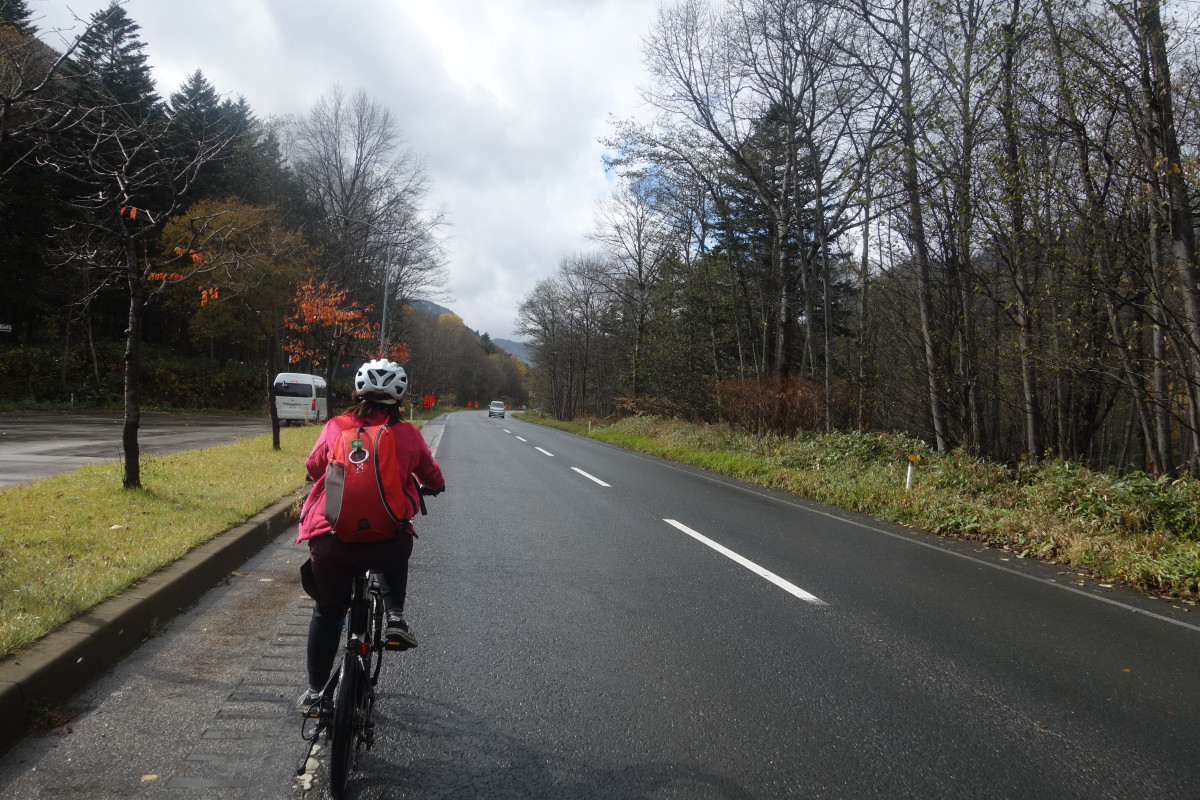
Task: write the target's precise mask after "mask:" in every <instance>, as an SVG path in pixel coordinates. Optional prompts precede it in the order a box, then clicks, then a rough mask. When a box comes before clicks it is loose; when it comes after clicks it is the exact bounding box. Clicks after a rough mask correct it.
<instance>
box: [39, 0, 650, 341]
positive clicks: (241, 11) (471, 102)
mask: <svg viewBox="0 0 1200 800" xmlns="http://www.w3.org/2000/svg"><path fill="white" fill-rule="evenodd" d="M107 4H108V3H107V0H76V1H75V2H70V3H66V2H61V1H60V0H53V1H51V0H27V5H28V6H29V8H30V10H31V11H33V13H34V15H35V17H37V18H38V19H37V24H38V26H39V29H40V30H41V31H43V34H45V32H47V31H49V30H51V29H53V28H57V27H64V28H69V27H70V26H71V25H72V24H73V19H72V14H71V12H72V11H73V12H74V13H75V14H77V15H78V16H79V17H83V18H87V17H88V16H90V15H91V14H92V13H93V12H94V11H96V10H98V9H100V8H103V7H105V6H106V5H107ZM656 8H657V2H655V0H505V2H494V0H493V1H492V2H488V0H437V2H432V1H431V0H357V2H354V3H330V2H328V0H326V2H320V3H318V2H314V0H237V1H236V2H234V0H203V2H201V0H171V2H165V0H129V2H128V3H127V4H126V10H127V12H128V13H129V15H130V17H131V18H132V19H133V20H134V21H135V22H137V23H138V25H140V26H141V36H142V40H143V41H144V42H145V43H146V52H147V53H148V55H149V56H150V63H151V65H152V67H153V69H154V76H155V79H156V80H157V81H158V85H159V91H160V92H161V93H162V94H164V95H166V94H170V93H171V92H172V91H174V90H175V89H176V88H177V87H178V86H179V85H180V84H181V83H182V82H183V80H184V79H185V78H186V77H187V76H188V75H190V74H191V73H192V72H194V71H195V70H196V69H201V70H203V71H204V74H205V75H206V76H207V77H208V79H209V80H210V81H211V82H212V83H213V84H214V85H215V86H216V87H217V88H218V90H220V91H221V92H223V93H227V94H231V95H242V96H244V97H245V98H246V100H247V101H248V102H249V103H250V105H251V107H252V108H253V109H254V111H255V113H257V114H258V115H260V116H264V117H265V116H270V115H273V114H303V113H305V112H306V111H307V110H308V109H309V108H310V107H311V105H312V103H313V102H314V101H315V100H316V99H317V98H318V97H319V96H320V95H322V94H323V93H325V92H326V91H327V90H328V89H329V87H330V86H332V85H333V84H335V83H336V84H340V85H341V86H342V88H344V89H346V90H347V91H355V90H358V89H363V90H365V91H366V92H367V94H369V95H370V96H371V97H372V98H374V99H376V100H379V101H380V102H383V103H385V104H386V105H387V106H388V107H389V108H391V110H392V111H393V112H394V113H395V115H396V117H397V119H398V120H399V122H400V125H401V127H402V129H403V132H404V134H405V136H406V138H407V140H408V143H409V145H411V146H412V148H413V149H414V150H416V151H417V152H418V153H421V154H423V155H424V156H425V159H426V164H427V167H428V170H429V178H430V187H431V202H432V204H434V205H442V204H444V205H445V206H446V209H447V211H448V215H449V219H450V221H451V223H452V228H451V229H450V234H451V239H450V242H449V255H450V275H451V279H450V285H449V290H450V292H451V294H452V295H453V299H452V300H451V301H450V302H448V303H447V305H449V306H450V307H452V308H453V309H454V310H455V312H456V313H458V314H459V315H460V316H461V317H462V318H463V320H464V322H465V323H466V324H467V325H469V326H470V327H472V328H475V329H477V330H480V331H487V332H488V333H490V334H491V335H492V337H493V338H516V337H515V336H514V333H513V321H514V318H515V316H516V308H517V305H518V303H519V302H520V300H521V298H522V297H523V296H524V295H525V294H527V293H528V292H529V291H530V289H532V288H533V285H534V283H535V282H536V281H537V280H539V279H540V278H543V277H546V276H548V275H550V274H552V273H553V271H554V270H555V268H556V266H557V264H558V262H559V260H560V259H561V258H562V257H563V256H566V255H570V254H573V253H575V252H578V251H580V250H583V249H585V248H586V247H587V243H586V239H585V236H586V234H587V233H588V231H589V230H590V229H591V215H592V209H593V207H594V205H595V203H596V201H597V200H598V199H599V198H600V197H601V196H603V195H604V194H605V193H606V192H607V191H608V188H607V182H606V180H605V176H604V172H603V164H602V161H601V156H602V153H603V149H602V147H601V146H600V145H599V144H598V142H597V138H598V137H599V136H602V135H604V134H605V133H607V132H608V125H607V120H608V118H609V115H610V114H611V115H615V116H616V117H618V118H625V117H630V116H634V115H637V114H639V113H640V111H641V109H640V105H639V102H638V99H637V92H636V87H637V85H638V84H639V83H641V82H642V80H643V79H642V74H641V60H640V52H639V42H640V38H641V37H642V36H643V35H644V34H645V33H646V31H647V29H648V26H649V24H650V21H651V19H652V16H653V14H654V12H655V9H656ZM68 9H70V10H68ZM76 27H78V26H77V24H76ZM48 38H49V39H51V41H53V36H48Z"/></svg>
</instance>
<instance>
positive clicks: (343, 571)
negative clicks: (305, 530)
mask: <svg viewBox="0 0 1200 800" xmlns="http://www.w3.org/2000/svg"><path fill="white" fill-rule="evenodd" d="M309 552H310V553H311V555H310V558H309V565H308V566H310V568H311V570H312V578H313V584H312V585H311V587H310V588H309V587H306V588H309V592H310V594H312V596H313V600H314V603H313V613H312V619H311V620H310V621H309V623H308V687H309V688H310V689H315V690H318V691H319V690H320V689H321V687H323V686H324V685H325V681H327V680H329V674H330V672H332V671H333V662H334V659H335V658H337V651H338V644H339V642H340V641H341V633H342V621H343V620H344V619H345V617H346V609H347V608H349V606H350V591H351V588H352V586H353V580H354V574H355V572H356V571H357V570H359V569H374V570H375V571H377V572H378V573H379V589H380V595H381V596H382V598H383V604H384V607H385V608H386V609H387V610H388V611H393V610H394V611H400V612H401V613H403V611H404V597H405V594H406V593H407V591H408V557H409V555H410V554H411V553H412V537H411V536H407V535H404V536H400V537H397V539H395V540H389V541H386V542H375V543H372V544H344V543H342V542H340V541H338V539H337V538H336V537H335V536H333V535H332V534H322V535H320V536H317V537H314V538H313V539H310V540H309ZM302 571H303V570H302Z"/></svg>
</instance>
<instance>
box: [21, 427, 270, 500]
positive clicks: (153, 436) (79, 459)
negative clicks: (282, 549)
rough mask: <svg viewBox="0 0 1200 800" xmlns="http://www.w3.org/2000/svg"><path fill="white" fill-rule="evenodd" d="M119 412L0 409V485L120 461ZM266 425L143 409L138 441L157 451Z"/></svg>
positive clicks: (209, 442) (254, 431)
mask: <svg viewBox="0 0 1200 800" xmlns="http://www.w3.org/2000/svg"><path fill="white" fill-rule="evenodd" d="M123 424H124V417H123V415H121V414H120V413H117V412H67V411H62V412H57V411H37V412H5V413H0V489H2V488H4V487H6V486H13V485H16V484H18V483H27V482H29V481H33V480H37V479H39V478H45V477H47V476H49V475H53V474H55V473H57V472H65V471H67V470H72V469H77V468H78V467H81V466H84V465H85V464H96V463H102V462H105V461H119V460H121V459H122V457H123V453H122V449H121V428H122V426H123ZM269 430H270V421H269V420H268V418H267V417H265V416H252V417H247V416H224V415H215V414H162V413H153V412H143V413H142V417H141V425H140V426H139V429H138V445H139V447H140V449H141V452H142V454H143V455H161V454H163V453H177V452H179V451H181V450H191V449H194V448H198V447H212V446H213V445H218V444H227V443H229V442H233V441H236V440H237V439H239V438H246V437H250V436H257V435H259V434H262V433H266V432H267V431H269Z"/></svg>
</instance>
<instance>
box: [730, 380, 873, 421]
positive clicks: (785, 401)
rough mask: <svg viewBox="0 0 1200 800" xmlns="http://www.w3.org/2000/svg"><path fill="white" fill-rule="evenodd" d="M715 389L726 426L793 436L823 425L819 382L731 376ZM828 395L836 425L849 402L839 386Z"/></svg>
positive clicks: (822, 387) (823, 390) (822, 402)
mask: <svg viewBox="0 0 1200 800" xmlns="http://www.w3.org/2000/svg"><path fill="white" fill-rule="evenodd" d="M719 392H720V394H719V397H720V408H721V414H722V416H723V417H724V418H725V419H726V420H727V421H728V422H729V424H730V425H732V426H734V427H736V428H740V429H741V430H744V431H747V432H749V433H753V434H756V435H758V434H766V433H774V434H779V435H781V436H795V435H796V434H797V433H798V432H799V431H816V430H824V428H825V387H824V386H823V385H822V384H818V383H814V382H812V381H807V380H804V379H803V378H797V377H788V378H781V379H775V378H763V379H751V380H742V379H738V378H733V379H730V380H726V381H721V385H720V389H719ZM831 394H832V396H831V397H830V403H831V408H833V409H836V411H835V414H834V417H835V418H834V420H833V423H834V426H835V427H840V426H842V425H843V424H844V423H845V421H846V420H845V419H843V418H842V417H843V416H844V415H845V414H846V413H847V409H848V408H849V407H850V404H849V403H848V402H847V400H848V397H846V392H845V390H844V389H843V388H842V387H838V386H835V387H834V388H833V390H832V392H831Z"/></svg>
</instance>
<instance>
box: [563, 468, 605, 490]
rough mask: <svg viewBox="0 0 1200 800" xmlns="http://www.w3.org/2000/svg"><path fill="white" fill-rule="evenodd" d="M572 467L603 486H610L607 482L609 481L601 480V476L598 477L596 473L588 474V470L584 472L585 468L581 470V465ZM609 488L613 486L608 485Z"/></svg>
mask: <svg viewBox="0 0 1200 800" xmlns="http://www.w3.org/2000/svg"><path fill="white" fill-rule="evenodd" d="M571 469H573V470H575V471H576V472H578V473H579V474H580V475H582V476H583V477H585V478H587V479H588V480H589V481H595V482H596V483H598V484H600V485H601V486H608V484H607V483H605V482H604V481H602V480H600V479H599V478H597V477H596V476H595V475H588V474H587V473H586V472H584V471H583V470H581V469H580V468H579V467H571ZM608 488H609V489H611V488H612V487H611V486H608Z"/></svg>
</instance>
